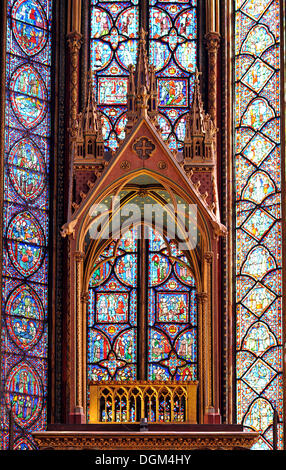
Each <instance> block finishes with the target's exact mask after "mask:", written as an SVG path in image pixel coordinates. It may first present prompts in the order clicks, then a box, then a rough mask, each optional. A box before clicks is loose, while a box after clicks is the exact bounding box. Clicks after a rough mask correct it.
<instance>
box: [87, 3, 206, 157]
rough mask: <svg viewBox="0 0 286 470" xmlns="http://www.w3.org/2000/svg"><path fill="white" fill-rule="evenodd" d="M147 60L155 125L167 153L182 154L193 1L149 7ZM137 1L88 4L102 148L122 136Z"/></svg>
mask: <svg viewBox="0 0 286 470" xmlns="http://www.w3.org/2000/svg"><path fill="white" fill-rule="evenodd" d="M148 9H149V12H150V14H149V24H148V25H147V29H148V38H147V39H148V42H149V60H150V63H152V64H154V66H155V69H156V74H157V86H158V103H159V111H160V114H159V117H158V121H159V125H160V129H161V133H162V136H163V138H164V139H165V140H167V141H168V145H169V147H170V148H171V149H177V148H178V149H181V148H182V143H183V141H184V137H185V115H186V112H187V109H188V107H189V106H190V104H191V100H192V93H193V85H194V72H195V67H196V65H197V41H196V40H197V9H196V0H178V1H173V2H169V1H168V2H167V1H161V2H160V1H155V0H150V2H149V6H148ZM140 13H141V14H142V9H141V11H140V9H139V5H138V0H131V1H129V2H127V1H120V2H102V1H100V0H98V1H92V2H91V33H90V34H91V46H90V60H91V68H92V70H93V72H94V77H95V79H94V80H95V88H96V96H97V103H98V105H99V109H100V111H101V112H102V123H103V135H104V139H105V143H106V147H107V148H109V149H112V150H115V149H116V148H117V147H118V142H117V138H119V139H123V138H124V136H125V131H124V128H125V124H126V109H127V108H126V103H127V97H126V92H127V77H128V66H129V65H130V64H133V65H135V64H136V56H137V43H138V35H139V23H140V22H141V24H142V19H141V18H139V15H140Z"/></svg>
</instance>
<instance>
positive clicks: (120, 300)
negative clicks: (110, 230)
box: [87, 230, 197, 381]
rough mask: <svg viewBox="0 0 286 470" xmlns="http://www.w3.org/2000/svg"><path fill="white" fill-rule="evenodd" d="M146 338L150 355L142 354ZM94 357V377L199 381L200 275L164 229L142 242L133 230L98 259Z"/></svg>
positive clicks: (91, 323)
mask: <svg viewBox="0 0 286 470" xmlns="http://www.w3.org/2000/svg"><path fill="white" fill-rule="evenodd" d="M143 245H144V246H143ZM174 251H175V254H174ZM144 256H145V257H146V261H148V266H149V270H148V272H147V279H146V272H145V276H143V274H142V265H141V263H142V258H143V257H144ZM146 282H147V284H148V295H147V298H144V297H143V295H144V294H142V290H141V287H142V285H143V284H145V283H146ZM143 304H144V305H145V306H146V309H145V308H144V307H142V305H143ZM142 312H146V313H145V315H146V318H145V321H143V322H142V321H141V322H140V321H139V318H141V320H142ZM143 314H144V313H143ZM139 324H140V328H139ZM143 324H145V325H146V331H142V328H143V327H142V325H143ZM141 341H145V342H146V346H147V347H146V348H145V350H146V351H147V352H146V357H142V356H140V354H139V352H138V351H139V350H141V348H140V344H139V343H140V342H141ZM87 361H88V379H89V380H91V381H102V380H118V381H125V380H136V379H140V380H150V381H166V380H167V381H170V380H176V381H177V380H182V381H189V380H196V379H197V305H196V285H195V280H194V277H193V274H192V270H191V267H190V263H189V261H188V259H187V258H186V256H185V254H183V252H181V251H179V250H178V249H177V248H176V246H175V245H174V246H173V250H172V243H169V242H167V241H166V240H164V239H163V238H162V236H161V235H160V234H159V233H157V232H155V231H153V230H150V236H149V240H137V235H136V230H131V231H128V232H126V233H125V235H124V236H123V238H122V239H121V240H120V241H119V242H117V244H115V243H113V244H112V252H111V251H110V247H108V248H107V249H106V250H105V251H104V252H103V253H102V255H101V256H100V258H99V259H98V262H97V264H96V266H95V271H94V272H93V274H92V276H91V279H90V284H89V313H88V358H87ZM138 363H140V370H141V372H139V364H138ZM142 364H144V366H143V370H144V372H143V375H142Z"/></svg>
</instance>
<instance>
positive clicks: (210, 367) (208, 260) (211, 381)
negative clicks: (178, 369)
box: [204, 251, 221, 424]
mask: <svg viewBox="0 0 286 470" xmlns="http://www.w3.org/2000/svg"><path fill="white" fill-rule="evenodd" d="M213 263H214V253H213V252H212V251H207V252H206V253H205V254H204V265H205V277H206V283H207V292H208V299H209V302H208V305H207V306H206V309H207V312H206V323H205V331H206V340H205V341H206V351H207V380H208V388H207V401H206V407H205V415H204V423H205V424H220V422H221V416H220V411H219V409H216V408H215V406H214V405H215V403H214V400H215V396H214V395H215V393H214V389H215V386H216V383H215V381H216V380H217V377H215V374H214V363H215V362H216V361H218V360H219V357H217V354H214V351H215V348H214V343H213V328H214V322H213V321H212V319H213V309H214V308H215V302H214V298H213V292H214V289H213V287H214V286H213V284H214V282H215V278H214V276H213Z"/></svg>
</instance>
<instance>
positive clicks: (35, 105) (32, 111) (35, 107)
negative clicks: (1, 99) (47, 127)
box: [10, 64, 47, 129]
mask: <svg viewBox="0 0 286 470" xmlns="http://www.w3.org/2000/svg"><path fill="white" fill-rule="evenodd" d="M10 96H11V103H12V108H13V111H14V113H15V114H16V116H17V118H18V120H19V121H20V123H21V124H22V125H23V126H24V127H26V128H27V129H31V128H32V127H35V126H37V125H38V124H39V123H40V122H41V121H42V119H43V118H44V116H45V114H46V110H47V92H46V87H45V84H44V82H43V80H42V78H41V76H40V74H39V72H37V70H36V69H35V68H34V67H32V66H31V65H30V64H24V65H21V66H20V67H19V68H18V69H16V70H15V72H14V73H13V75H12V78H11V82H10Z"/></svg>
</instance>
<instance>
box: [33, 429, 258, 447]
mask: <svg viewBox="0 0 286 470" xmlns="http://www.w3.org/2000/svg"><path fill="white" fill-rule="evenodd" d="M33 437H34V439H35V441H36V444H37V446H38V448H39V449H40V450H45V449H53V450H68V449H69V450H83V449H96V450H154V449H160V450H195V449H196V450H199V449H210V450H218V449H221V450H234V449H250V448H251V447H252V446H253V445H254V444H255V443H256V441H257V439H258V434H257V433H255V432H223V433H222V432H221V433H220V432H179V431H173V432H162V431H161V432H148V431H144V435H142V434H141V435H140V433H139V432H120V433H119V432H102V431H97V432H92V431H90V432H86V431H62V432H60V431H58V432H54V431H46V432H36V433H33Z"/></svg>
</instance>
